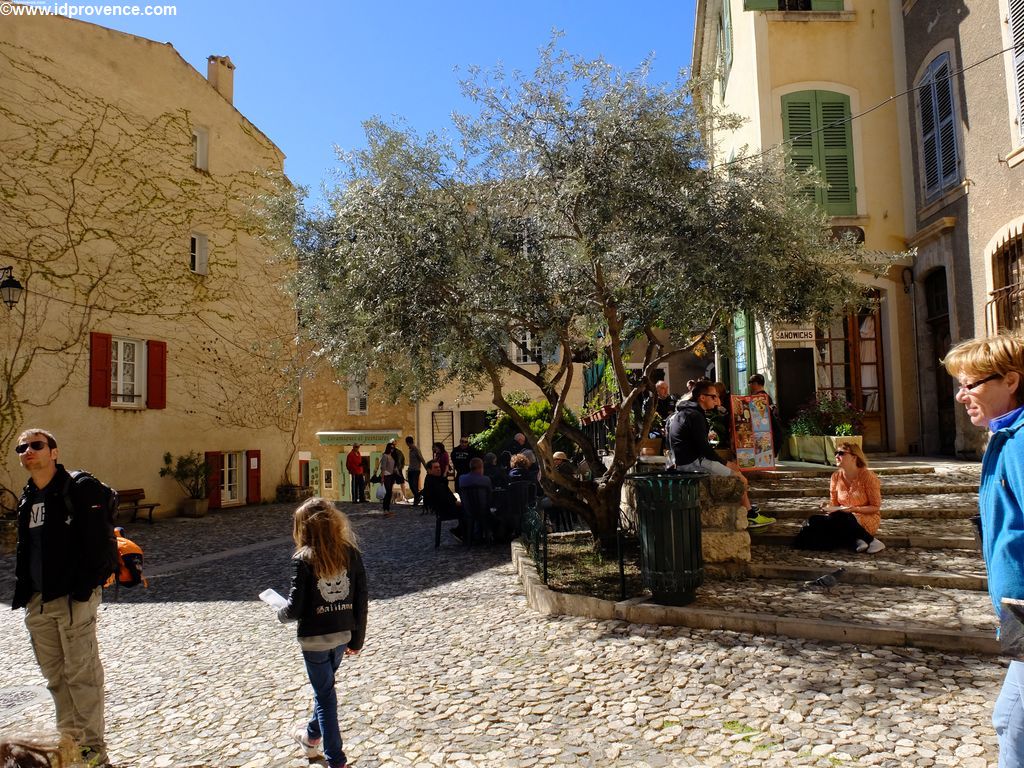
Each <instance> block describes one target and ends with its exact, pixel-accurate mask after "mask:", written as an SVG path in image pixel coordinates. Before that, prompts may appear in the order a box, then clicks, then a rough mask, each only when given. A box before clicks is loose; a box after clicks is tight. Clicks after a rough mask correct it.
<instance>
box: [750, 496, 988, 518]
mask: <svg viewBox="0 0 1024 768" xmlns="http://www.w3.org/2000/svg"><path fill="white" fill-rule="evenodd" d="M820 495H821V494H818V496H819V497H820ZM750 496H751V498H755V496H754V493H753V491H751V493H750ZM762 509H763V510H764V512H765V514H770V515H771V516H772V517H774V518H776V519H778V520H803V519H807V517H809V516H810V515H816V514H818V511H817V510H816V509H786V508H785V507H781V508H779V507H776V506H774V505H772V507H771V508H762ZM976 514H978V506H977V505H976V504H975V505H974V506H973V507H910V508H903V509H897V508H893V507H883V508H882V519H883V520H967V519H969V518H971V517H973V516H974V515H976Z"/></svg>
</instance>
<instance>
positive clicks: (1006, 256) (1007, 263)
mask: <svg viewBox="0 0 1024 768" xmlns="http://www.w3.org/2000/svg"><path fill="white" fill-rule="evenodd" d="M992 280H993V282H994V284H995V290H994V291H992V293H991V294H989V299H988V304H987V306H986V307H985V330H986V331H987V332H988V334H989V335H992V334H995V333H998V332H1000V331H1016V330H1019V329H1021V328H1024V233H1021V232H1020V231H1017V230H1015V231H1012V232H1011V233H1010V234H1009V236H1008V237H1006V238H1005V239H1004V240H1003V241H1002V242H1001V243H1000V244H999V247H998V248H997V249H996V253H995V256H994V258H993V260H992Z"/></svg>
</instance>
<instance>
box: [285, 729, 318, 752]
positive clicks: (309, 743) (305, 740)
mask: <svg viewBox="0 0 1024 768" xmlns="http://www.w3.org/2000/svg"><path fill="white" fill-rule="evenodd" d="M292 735H293V736H294V737H295V740H296V741H297V742H299V746H300V747H302V748H303V749H304V750H306V757H317V756H318V755H319V754H320V742H321V741H322V740H321V739H311V738H309V733H308V732H307V731H306V726H304V725H300V726H299V727H298V728H296V729H295V730H294V731H293V732H292Z"/></svg>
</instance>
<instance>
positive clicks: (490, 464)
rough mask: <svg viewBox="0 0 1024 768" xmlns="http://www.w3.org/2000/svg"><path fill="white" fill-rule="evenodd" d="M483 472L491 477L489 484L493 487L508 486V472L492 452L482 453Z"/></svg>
mask: <svg viewBox="0 0 1024 768" xmlns="http://www.w3.org/2000/svg"><path fill="white" fill-rule="evenodd" d="M509 458H510V459H511V457H509ZM484 474H485V475H487V476H488V477H489V478H491V485H492V486H494V487H495V488H505V487H507V486H508V472H506V471H505V468H504V467H503V466H501V465H500V464H499V463H498V457H497V456H495V455H494V454H493V453H488V454H485V455H484Z"/></svg>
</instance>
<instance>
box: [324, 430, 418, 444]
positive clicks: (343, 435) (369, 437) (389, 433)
mask: <svg viewBox="0 0 1024 768" xmlns="http://www.w3.org/2000/svg"><path fill="white" fill-rule="evenodd" d="M399 435H400V433H399V431H398V430H397V429H347V430H340V431H338V432H317V433H316V437H317V439H318V440H319V441H320V445H352V444H353V443H359V444H360V445H385V444H387V443H388V441H390V440H397V439H398V437H399Z"/></svg>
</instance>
